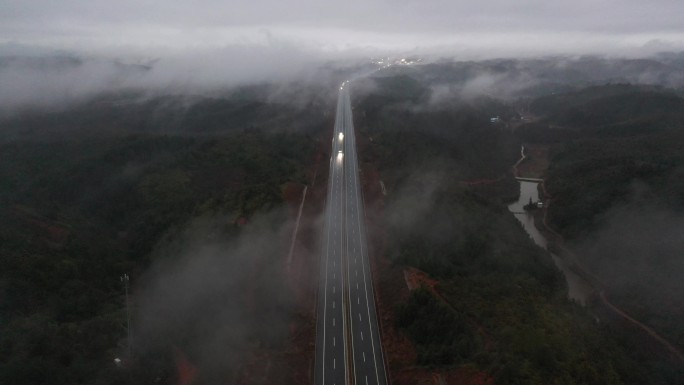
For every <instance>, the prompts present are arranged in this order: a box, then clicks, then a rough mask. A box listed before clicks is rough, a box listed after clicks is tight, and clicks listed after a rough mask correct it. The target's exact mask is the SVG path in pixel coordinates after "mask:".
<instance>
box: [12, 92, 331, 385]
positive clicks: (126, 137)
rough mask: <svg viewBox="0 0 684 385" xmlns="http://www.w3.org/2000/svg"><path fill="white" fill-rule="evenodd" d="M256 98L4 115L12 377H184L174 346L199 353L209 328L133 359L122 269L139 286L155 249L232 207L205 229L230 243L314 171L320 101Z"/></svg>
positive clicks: (124, 103)
mask: <svg viewBox="0 0 684 385" xmlns="http://www.w3.org/2000/svg"><path fill="white" fill-rule="evenodd" d="M246 99H249V98H246V97H243V96H241V95H240V94H236V95H233V96H227V97H225V98H221V99H215V98H208V99H197V98H192V99H191V100H185V103H186V105H184V106H181V101H182V99H181V98H179V97H159V98H153V99H149V100H143V101H139V100H138V98H137V97H135V98H123V99H121V100H120V101H119V102H117V103H113V102H107V103H105V102H104V101H102V100H100V101H93V102H88V103H85V104H81V105H77V106H74V107H69V108H63V109H61V110H59V111H52V112H42V113H38V112H35V111H34V112H32V113H28V112H27V113H24V114H19V115H17V116H15V117H12V118H7V119H5V120H3V121H2V123H0V135H2V141H1V142H0V203H1V204H0V318H2V322H1V323H0V346H1V347H0V383H3V384H16V385H19V384H38V383H50V384H70V385H72V384H93V383H117V382H118V381H124V382H125V383H129V382H128V381H134V383H151V382H152V381H154V380H155V378H161V379H164V382H165V383H172V382H174V381H175V380H174V377H175V375H176V373H175V371H176V370H175V367H174V366H175V364H174V359H173V354H174V350H173V349H174V346H175V349H181V350H183V351H185V352H187V353H188V354H198V353H197V352H194V353H193V351H192V348H191V346H189V344H192V339H190V338H189V337H188V336H190V335H192V333H196V332H198V330H201V328H200V329H197V328H199V327H200V326H199V325H195V324H192V323H186V324H184V325H179V327H178V330H176V331H175V332H174V333H172V334H169V335H164V337H163V340H164V341H163V342H164V344H163V345H161V347H160V346H156V345H155V346H152V347H151V348H150V349H153V351H154V354H152V353H149V354H147V356H146V357H145V360H146V361H145V365H147V369H144V370H143V367H142V366H141V367H140V370H139V371H136V370H133V369H134V368H135V367H136V366H135V365H137V364H136V361H132V360H130V357H128V358H126V355H125V336H126V329H125V325H126V312H125V306H124V297H123V287H122V284H121V281H120V276H121V275H122V274H124V273H128V274H129V275H130V276H131V280H132V283H133V284H134V285H133V289H132V290H134V291H135V292H138V291H139V290H138V285H137V283H138V282H139V278H140V276H141V274H142V273H143V272H145V271H147V269H148V268H149V267H150V266H151V264H153V263H154V262H155V259H154V258H155V257H154V255H153V254H152V251H153V250H154V249H155V248H157V247H158V246H159V245H160V243H163V239H164V237H165V236H167V237H168V236H170V235H172V236H171V238H177V237H179V236H180V235H179V234H181V233H182V231H183V229H184V228H185V227H186V226H188V225H189V224H190V223H192V222H193V221H194V219H195V218H200V217H206V218H220V220H218V221H216V222H215V223H214V224H213V226H214V227H213V228H212V229H210V230H206V237H205V238H202V239H203V240H209V239H210V238H211V239H213V242H219V241H220V242H231V239H236V238H237V236H238V235H239V234H241V233H242V232H243V231H244V230H243V228H247V229H249V228H250V226H251V227H253V226H252V225H251V224H250V222H251V219H252V218H253V217H254V216H255V215H256V214H257V213H265V212H271V211H275V212H278V210H279V208H280V207H281V206H282V199H283V198H282V186H283V185H284V184H285V183H288V182H299V183H305V182H307V181H308V179H307V177H306V167H309V165H310V164H311V162H312V159H313V156H314V148H315V138H314V137H312V136H311V133H312V132H315V131H317V132H322V131H323V125H324V124H325V117H323V116H322V114H321V113H320V111H319V110H316V109H306V108H296V107H293V106H292V105H286V104H279V103H271V102H268V101H266V100H263V99H259V98H253V99H254V100H251V101H250V100H246ZM319 103H328V102H326V101H325V100H324V99H321V100H320V101H319ZM326 106H327V107H328V108H330V106H329V105H327V104H326ZM181 107H183V108H181ZM200 134H201V135H200ZM283 220H284V218H283V217H282V216H278V215H275V216H274V217H273V218H272V224H270V226H278V224H279V223H282V222H283ZM245 226H246V227H245ZM250 231H252V230H250ZM173 234H175V235H173ZM212 234H213V235H212ZM217 234H218V235H217ZM217 237H218V238H217ZM262 254H263V255H262V257H263V258H272V257H273V255H270V254H268V253H262ZM243 265H244V264H243ZM225 268H226V269H228V268H230V267H229V266H227V267H225ZM244 268H247V267H244ZM138 302H139V301H137V300H134V301H133V304H134V305H135V304H138ZM225 306H229V303H228V302H225V303H223V304H222V305H220V306H218V307H216V309H219V310H220V309H224V308H225ZM135 308H136V307H134V309H135ZM224 310H225V309H224ZM217 311H218V310H217ZM161 314H163V313H161ZM216 319H217V320H221V318H216ZM134 321H135V320H134ZM193 322H194V321H193ZM253 325H256V324H253ZM254 327H255V328H256V327H257V326H254ZM260 330H261V329H254V330H253V332H254V333H256V332H259V333H261V331H260ZM245 333H249V331H248V330H247V329H246V330H245ZM263 335H268V334H267V333H266V334H263ZM138 337H141V338H142V337H144V336H143V335H140V336H138ZM136 341H138V342H139V341H140V338H136ZM155 349H156V350H155ZM114 357H124V358H125V359H126V361H127V365H129V366H130V367H131V368H133V369H131V370H132V371H131V372H129V373H128V374H126V376H131V377H129V378H128V379H126V378H125V377H121V378H119V377H120V376H121V375H123V374H124V373H123V372H120V371H116V370H115V366H114V364H113V358H114ZM191 358H192V359H193V360H195V362H197V361H196V358H197V357H194V358H193V357H191ZM140 365H142V364H140ZM223 367H224V370H225V373H231V370H235V368H234V367H233V366H231V364H230V363H225V362H224V364H223ZM153 368H154V369H153ZM233 375H235V374H234V373H233Z"/></svg>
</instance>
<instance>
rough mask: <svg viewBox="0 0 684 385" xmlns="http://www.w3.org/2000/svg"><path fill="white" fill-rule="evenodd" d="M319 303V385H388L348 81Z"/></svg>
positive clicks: (341, 104)
mask: <svg viewBox="0 0 684 385" xmlns="http://www.w3.org/2000/svg"><path fill="white" fill-rule="evenodd" d="M329 175H330V177H329V182H328V197H327V201H326V208H325V224H324V228H323V234H324V236H323V247H322V255H321V260H320V261H321V271H320V283H319V290H318V303H317V323H316V358H315V369H314V372H315V373H314V381H315V384H316V385H347V384H356V385H376V384H377V385H386V384H387V375H386V372H385V366H384V360H383V356H382V346H381V344H380V333H379V328H378V320H377V313H376V310H375V295H374V292H373V283H372V281H371V271H370V262H369V259H368V248H367V241H366V229H365V225H364V214H363V202H362V198H361V184H360V182H359V172H358V159H357V154H356V141H355V137H354V124H353V120H352V111H351V102H350V98H349V85H348V82H345V83H343V85H342V87H340V92H339V95H338V100H337V113H336V118H335V128H334V134H333V142H332V152H331V158H330V173H329Z"/></svg>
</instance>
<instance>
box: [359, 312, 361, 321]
mask: <svg viewBox="0 0 684 385" xmlns="http://www.w3.org/2000/svg"><path fill="white" fill-rule="evenodd" d="M359 322H361V313H359Z"/></svg>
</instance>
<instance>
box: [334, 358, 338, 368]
mask: <svg viewBox="0 0 684 385" xmlns="http://www.w3.org/2000/svg"><path fill="white" fill-rule="evenodd" d="M336 363H337V358H333V369H335V364H336Z"/></svg>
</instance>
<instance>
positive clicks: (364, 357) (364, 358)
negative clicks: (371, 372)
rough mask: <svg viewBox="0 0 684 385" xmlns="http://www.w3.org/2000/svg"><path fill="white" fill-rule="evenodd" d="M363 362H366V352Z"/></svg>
mask: <svg viewBox="0 0 684 385" xmlns="http://www.w3.org/2000/svg"><path fill="white" fill-rule="evenodd" d="M363 362H366V352H363Z"/></svg>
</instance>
